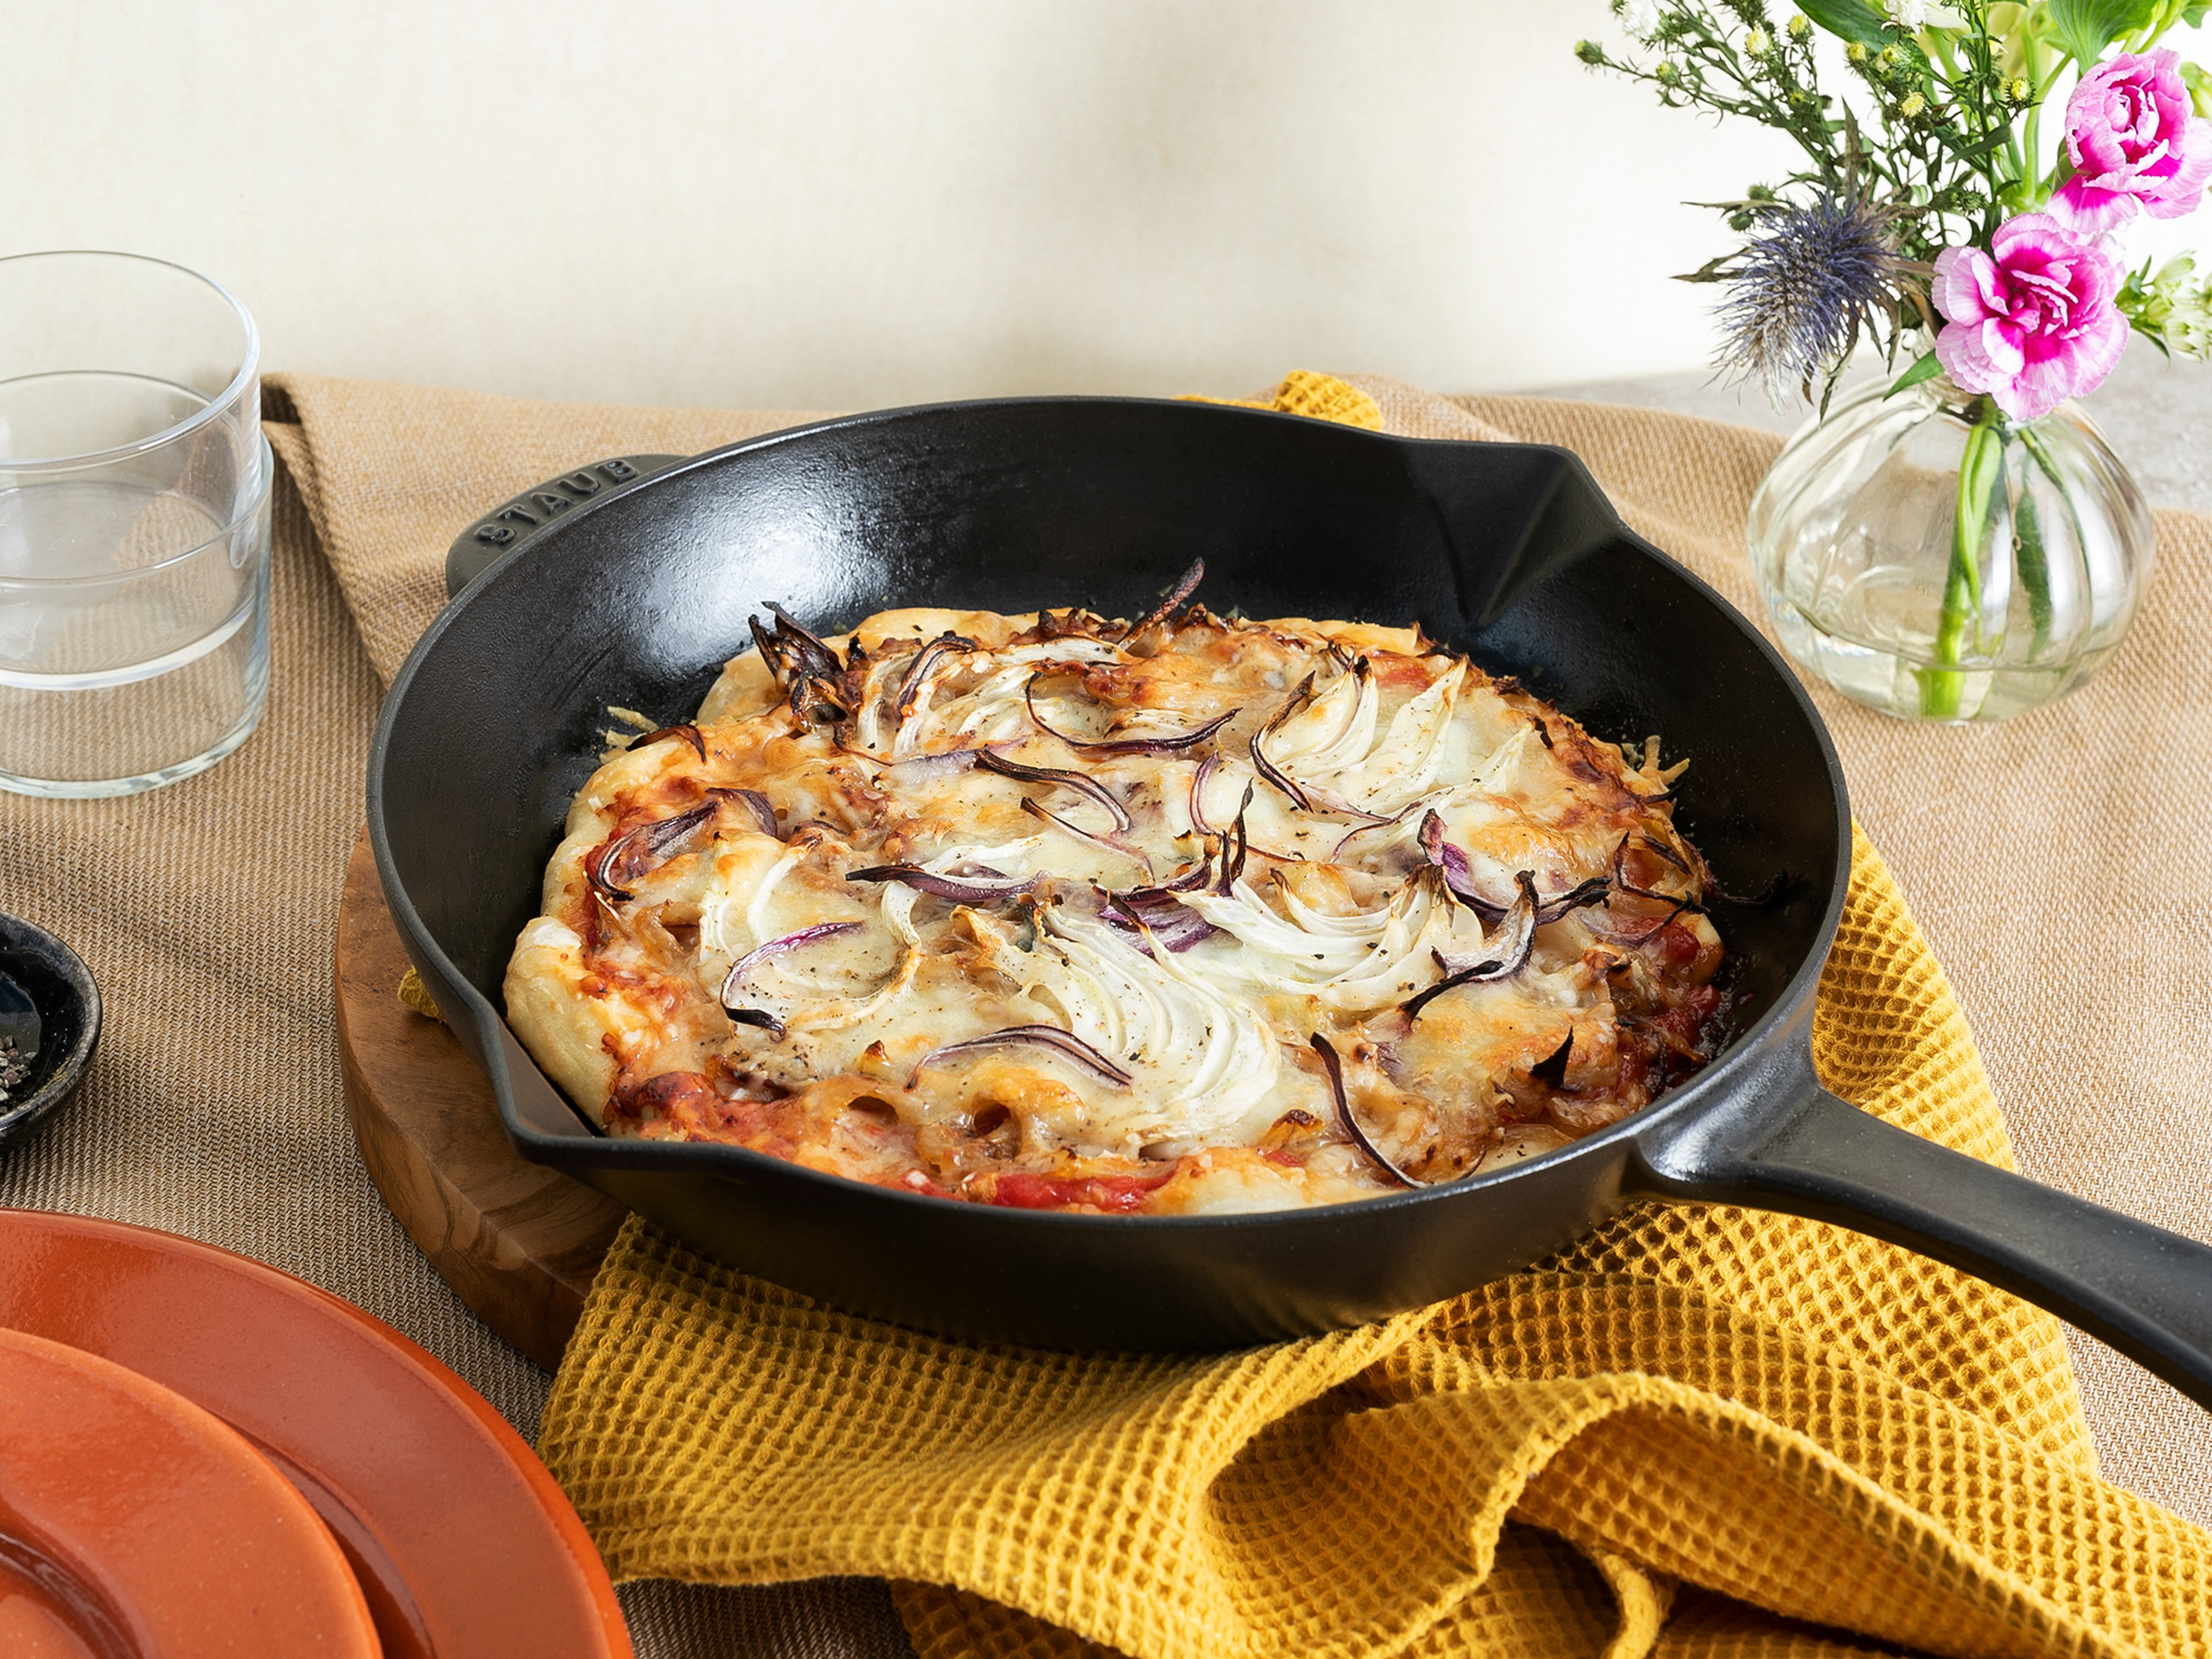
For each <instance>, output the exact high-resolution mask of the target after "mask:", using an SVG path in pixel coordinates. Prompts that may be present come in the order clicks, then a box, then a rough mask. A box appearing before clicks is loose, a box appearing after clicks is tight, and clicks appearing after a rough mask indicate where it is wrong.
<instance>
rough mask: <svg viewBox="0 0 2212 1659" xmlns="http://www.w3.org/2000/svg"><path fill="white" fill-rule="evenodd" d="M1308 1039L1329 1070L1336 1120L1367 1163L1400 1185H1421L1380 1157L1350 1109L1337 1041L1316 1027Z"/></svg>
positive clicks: (1387, 1159)
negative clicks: (1330, 1038)
mask: <svg viewBox="0 0 2212 1659" xmlns="http://www.w3.org/2000/svg"><path fill="white" fill-rule="evenodd" d="M1309 1041H1310V1042H1312V1044H1313V1050H1314V1052H1315V1053H1316V1054H1319V1055H1320V1056H1321V1064H1322V1070H1323V1071H1325V1072H1327V1073H1328V1092H1329V1097H1330V1098H1331V1099H1332V1100H1333V1101H1334V1102H1335V1103H1336V1121H1338V1122H1339V1123H1341V1124H1342V1125H1343V1126H1344V1132H1345V1133H1346V1134H1347V1135H1349V1136H1350V1137H1351V1138H1352V1145H1353V1146H1357V1147H1358V1148H1359V1150H1360V1152H1361V1153H1362V1154H1363V1155H1364V1157H1365V1158H1367V1160H1368V1162H1369V1163H1370V1164H1374V1166H1375V1167H1376V1169H1378V1170H1382V1171H1383V1174H1384V1175H1386V1176H1389V1177H1390V1179H1391V1180H1392V1181H1394V1182H1396V1183H1397V1184H1398V1185H1399V1186H1401V1187H1419V1186H1420V1185H1421V1184H1422V1183H1421V1182H1418V1181H1416V1180H1414V1179H1413V1176H1409V1175H1407V1173H1406V1172H1405V1171H1404V1170H1401V1169H1400V1168H1399V1167H1398V1166H1397V1165H1396V1164H1393V1163H1392V1162H1391V1161H1390V1160H1389V1158H1385V1157H1383V1149H1382V1148H1381V1147H1380V1146H1376V1144H1375V1143H1374V1142H1373V1141H1372V1140H1370V1139H1368V1138H1367V1131H1366V1130H1365V1129H1364V1128H1362V1127H1360V1123H1359V1119H1358V1116H1357V1115H1354V1113H1353V1112H1352V1099H1351V1097H1350V1096H1348V1095H1346V1093H1345V1091H1344V1062H1343V1061H1342V1060H1340V1059H1338V1058H1337V1054H1336V1045H1335V1044H1334V1043H1333V1042H1330V1041H1329V1040H1328V1038H1327V1037H1325V1036H1322V1034H1321V1033H1320V1032H1319V1031H1316V1032H1315V1033H1314V1034H1313V1036H1312V1037H1311V1038H1310V1039H1309Z"/></svg>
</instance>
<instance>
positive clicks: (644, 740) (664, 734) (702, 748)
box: [623, 722, 707, 760]
mask: <svg viewBox="0 0 2212 1659" xmlns="http://www.w3.org/2000/svg"><path fill="white" fill-rule="evenodd" d="M662 738H683V739H684V742H686V743H688V744H690V745H691V746H692V747H693V748H694V749H696V750H698V751H699V758H700V759H701V760H704V759H706V758H707V739H706V738H704V737H702V736H701V735H700V732H699V728H698V727H697V726H693V725H690V724H689V723H688V722H687V723H686V724H684V725H682V726H662V727H661V728H660V730H659V731H658V732H647V733H646V734H645V735H644V736H643V737H641V738H631V739H630V740H629V742H628V743H626V744H623V748H625V749H642V748H644V747H645V746H646V744H649V743H659V741H660V740H661V739H662Z"/></svg>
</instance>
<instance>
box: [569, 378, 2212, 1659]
mask: <svg viewBox="0 0 2212 1659" xmlns="http://www.w3.org/2000/svg"><path fill="white" fill-rule="evenodd" d="M1340 385H1341V383H1328V382H1327V380H1326V377H1319V376H1303V377H1293V378H1292V379H1291V380H1289V381H1286V382H1285V385H1284V386H1283V387H1281V388H1279V391H1278V392H1277V394H1276V395H1275V396H1274V398H1272V399H1268V400H1266V401H1265V402H1264V403H1263V404H1262V406H1273V407H1279V408H1291V409H1295V410H1297V411H1298V412H1312V413H1316V414H1320V415H1323V416H1325V417H1334V418H1346V417H1347V416H1349V417H1350V418H1352V419H1353V420H1354V421H1356V422H1358V423H1359V424H1362V425H1370V424H1373V423H1375V422H1373V421H1371V420H1370V419H1369V418H1364V416H1365V412H1366V410H1368V409H1374V410H1378V413H1379V405H1377V404H1375V403H1373V402H1372V401H1371V400H1370V399H1369V398H1367V396H1366V394H1364V393H1359V392H1356V391H1355V389H1353V388H1350V387H1346V388H1344V390H1345V392H1350V393H1352V396H1351V397H1346V396H1343V395H1341V394H1340V393H1338V392H1335V391H1334V386H1340ZM1362 404H1364V405H1365V408H1364V409H1363V408H1362V407H1361V405H1362ZM1814 1048H1815V1056H1816V1059H1817V1060H1818V1062H1819V1065H1820V1072H1821V1075H1822V1077H1823V1079H1824V1080H1825V1081H1826V1082H1827V1084H1828V1085H1830V1086H1831V1087H1832V1088H1834V1089H1836V1090H1837V1091H1838V1092H1840V1093H1843V1094H1844V1095H1845V1096H1846V1097H1849V1098H1851V1099H1854V1100H1857V1101H1858V1102H1859V1103H1862V1104H1863V1106H1864V1107H1865V1108H1866V1109H1869V1110H1870V1111H1874V1112H1876V1113H1878V1114H1879V1115H1882V1116H1884V1117H1886V1118H1887V1119H1889V1120H1891V1121H1894V1122H1896V1123H1899V1124H1900V1125H1901V1126H1903V1127H1906V1128H1909V1129H1911V1130H1913V1131H1914V1132H1916V1133H1920V1134H1923V1135H1926V1136H1929V1137H1930V1138H1932V1139H1937V1140H1941V1141H1942V1142H1944V1143H1945V1144H1947V1145H1949V1146H1954V1147H1956V1148H1957V1149H1958V1150H1960V1151H1962V1152H1968V1153H1970V1154H1972V1155H1973V1156H1976V1157H1979V1158H1986V1159H1990V1160H1991V1161H1995V1162H1999V1163H2005V1164H2009V1162H2010V1157H2011V1154H2010V1148H2009V1145H2008V1141H2007V1139H2006V1136H2005V1133H2004V1129H2003V1126H2002V1120H2001V1119H2000V1118H1999V1116H1998V1115H1997V1112H1996V1104H1995V1102H1994V1099H1993V1098H1992V1097H1991V1094H1990V1088H1989V1085H1988V1081H1987V1079H1986V1078H1985V1077H1984V1073H1983V1071H1982V1067H1981V1063H1980V1060H1979V1059H1978V1056H1977V1054H1976V1053H1975V1050H1974V1047H1973V1043H1972V1038H1971V1036H1970V1035H1969V1033H1968V1031H1967V1030H1966V1023H1965V1020H1964V1019H1963V1018H1962V1017H1961V1015H1960V1012H1959V1009H1958V1006H1957V1004H1956V1002H1955V1001H1954V999H1953V997H1952V995H1951V993H1950V990H1949V987H1948V985H1947V984H1946V982H1945V981H1944V980H1943V977H1942V973H1941V972H1940V970H1939V969H1937V967H1936V963H1935V961H1934V959H1933V957H1932V956H1931V954H1930V953H1929V950H1928V948H1927V946H1926V944H1925V942H1924V940H1923V939H1922V937H1921V935H1920V933H1919V931H1918V929H1917V926H1916V925H1915V924H1914V922H1913V921H1912V918H1911V915H1909V913H1908V912H1907V911H1906V909H1905V904H1904V902H1903V900H1902V898H1901V897H1900V896H1899V893H1898V891H1897V889H1896V887H1895V884H1893V881H1892V880H1891V878H1890V876H1889V874H1888V872H1887V869H1886V868H1885V867H1884V866H1883V865H1882V864H1881V860H1880V859H1879V857H1878V856H1877V855H1876V854H1875V853H1874V851H1873V850H1872V848H1870V847H1869V845H1868V844H1867V843H1866V842H1865V841H1864V840H1863V838H1860V839H1858V840H1857V841H1856V842H1855V845H1854V858H1853V874H1852V885H1851V894H1850V902H1849V906H1848V908H1847V910H1846V914H1845V916H1844V924H1843V928H1842V931H1841V933H1840V934H1839V937H1838V945H1837V948H1836V950H1835V951H1834V953H1833V955H1832V957H1831V960H1830V962H1829V964H1828V967H1827V971H1826V975H1825V977H1824V979H1823V981H1822V987H1821V994H1820V1004H1819V1010H1818V1015H1817V1018H1816V1024H1815V1031H1814ZM541 1449H542V1450H543V1452H544V1455H545V1456H546V1458H547V1461H548V1462H550V1464H551V1465H552V1467H553V1468H554V1469H555V1470H556V1473H557V1474H560V1475H561V1476H562V1480H563V1483H564V1485H566V1486H568V1490H569V1492H570V1494H571V1496H572V1497H573V1498H574V1499H575V1500H576V1503H577V1505H578V1508H579V1509H580V1511H581V1512H582V1513H583V1515H584V1516H585V1519H586V1522H587V1524H589V1525H590V1526H591V1528H592V1532H593V1534H594V1536H595V1537H596V1538H597V1539H598V1540H599V1544H600V1547H601V1548H602V1549H603V1551H604V1552H605V1554H606V1556H607V1559H608V1560H609V1562H610V1563H611V1565H612V1566H613V1568H614V1570H615V1571H616V1572H617V1575H618V1576H635V1577H671V1578H681V1579H690V1580H698V1581H707V1582H716V1583H763V1582H769V1581H774V1580H778V1579H790V1578H805V1577H820V1576H826V1575H832V1574H879V1575H883V1576H886V1577H891V1578H893V1579H895V1580H897V1581H900V1588H899V1591H898V1600H899V1606H900V1610H901V1612H902V1615H903V1616H904V1618H905V1619H906V1621H907V1624H908V1631H909V1633H910V1635H911V1636H912V1638H913V1639H914V1641H915V1645H916V1647H917V1648H918V1649H919V1650H920V1651H921V1653H922V1654H924V1655H925V1656H927V1659H938V1656H952V1655H958V1654H970V1653H981V1654H1006V1655H1016V1654H1022V1655H1037V1656H1044V1655H1052V1654H1061V1653H1066V1654H1075V1653H1080V1652H1084V1651H1085V1650H1087V1648H1088V1645H1089V1644H1097V1645H1098V1646H1103V1647H1105V1648H1108V1649H1110V1650H1117V1651H1120V1652H1121V1653H1125V1654H1127V1655H1130V1656H1134V1659H1198V1656H1218V1655H1239V1656H1242V1655H1250V1656H1255V1659H1260V1656H1274V1655H1282V1656H1286V1659H1287V1656H1291V1655H1309V1654H1344V1655H1354V1654H1360V1655H1366V1654H1395V1653H1409V1654H1410V1653H1419V1654H1448V1653H1469V1654H1473V1653H1481V1654H1498V1655H1511V1656H1521V1655H1527V1656H1532V1659H1533V1656H1538V1655H1545V1656H1549V1655H1554V1654H1567V1653H1581V1654H1593V1653H1596V1652H1598V1651H1600V1650H1603V1651H1604V1652H1605V1653H1606V1654H1607V1656H1608V1659H1629V1656H1632V1655H1640V1654H1644V1653H1650V1652H1653V1651H1662V1652H1668V1653H1680V1654H1688V1653H1692V1652H1695V1653H1705V1654H1712V1655H1723V1654H1728V1655H1753V1654H1759V1655H1769V1654H1780V1653H1802V1654H1807V1655H1810V1654H1815V1653H1844V1652H1855V1651H1863V1648H1861V1647H1858V1646H1856V1645H1854V1644H1851V1643H1850V1642H1849V1641H1847V1640H1845V1639H1844V1638H1840V1637H1836V1636H1830V1635H1823V1634H1820V1633H1818V1632H1812V1631H1808V1630H1806V1629H1804V1628H1803V1627H1802V1626H1793V1625H1792V1624H1791V1623H1790V1621H1791V1620H1802V1621H1809V1622H1810V1623H1813V1624H1817V1625H1821V1626H1832V1627H1834V1628H1835V1629H1836V1630H1839V1631H1851V1632H1860V1633H1863V1635H1865V1636H1869V1637H1872V1638H1878V1639H1881V1640H1886V1641H1891V1642H1896V1643H1901V1644H1910V1645H1911V1646H1914V1647H1916V1648H1919V1649H1923V1650H1929V1651H1933V1652H1939V1653H1944V1654H1957V1655H1961V1656H1965V1655H1974V1656H1980V1655H1991V1656H1996V1655H2015V1654H2019V1655H2028V1654H2034V1655H2041V1654H2054V1655H2055V1654H2062V1653H2063V1654H2105V1653H2111V1654H2123V1653H2140V1654H2146V1655H2149V1654H2155V1655H2166V1654H2184V1653H2193V1652H2203V1651H2207V1649H2206V1648H2205V1647H2204V1646H2203V1643H2204V1640H2205V1638H2204V1634H2203V1632H2205V1630H2206V1628H2207V1626H2212V1540H2208V1539H2207V1538H2206V1536H2205V1535H2204V1534H2202V1533H2200V1532H2198V1531H2197V1529H2195V1528H2191V1527H2190V1526H2189V1525H2187V1523H2185V1522H2180V1521H2179V1520H2177V1519H2176V1518H2174V1517H2173V1516H2170V1515H2168V1514H2166V1512H2164V1511H2162V1510H2159V1509H2157V1508H2156V1507H2155V1506H2154V1505H2152V1504H2147V1503H2145V1502H2143V1501H2142V1500H2141V1499H2139V1498H2133V1497H2130V1496H2129V1495H2127V1494H2125V1493H2122V1492H2118V1491H2116V1490H2114V1489H2112V1488H2111V1487H2108V1486H2104V1485H2103V1484H2102V1483H2100V1481H2099V1480H2097V1479H2096V1475H2095V1465H2094V1460H2093V1456H2092V1455H2091V1453H2090V1450H2089V1447H2088V1443H2087V1434H2086V1431H2085V1429H2084V1426H2083V1424H2082V1419H2081V1410H2080V1406H2079V1403H2078V1401H2077V1400H2076V1399H2075V1392H2074V1386H2073V1382H2072V1378H2071V1374H2070V1371H2069V1368H2068V1364H2067V1359H2066V1352H2065V1347H2064V1344H2063V1340H2062V1337H2061V1335H2060V1332H2059V1328H2058V1327H2057V1323H2056V1322H2054V1321H2052V1320H2051V1319H2050V1318H2049V1317H2047V1316H2044V1315H2042V1314H2039V1313H2038V1312H2036V1311H2034V1310H2032V1309H2029V1308H2028V1307H2027V1306H2026V1305H2025V1304H2021V1303H2020V1302H2018V1301H2017V1300H2015V1299H2014V1298H2012V1297H2008V1296H2007V1295H2005V1294H2003V1293H2002V1292H2001V1291H1995V1290H1992V1289H1990V1288H1989V1287H1988V1286H1986V1285H1981V1284H1979V1283H1978V1282H1977V1281H1975V1280H1973V1279H1969V1278H1967V1277H1966V1276H1964V1275H1962V1274H1960V1273H1955V1272H1953V1271H1952V1270H1950V1269H1948V1268H1945V1267H1939V1266H1937V1265H1936V1264H1934V1263H1931V1262H1929V1261H1924V1260H1923V1259H1921V1258H1919V1257H1917V1256H1913V1255H1909V1254H1908V1253H1905V1252H1903V1251H1900V1250H1897V1249H1892V1248H1890V1247H1888V1246H1886V1245H1882V1244H1879V1243H1875V1242H1873V1241H1870V1240H1867V1239H1864V1238H1861V1237H1857V1236H1856V1235H1853V1234H1850V1233H1847V1232H1844V1231H1839V1230H1838V1229H1834V1228H1831V1227H1827V1226H1824V1225H1820V1224H1817V1223H1812V1222H1805V1221H1798V1220H1794V1219H1790V1218H1780V1217H1773V1216H1768V1215H1764V1214H1759V1213H1757V1212H1744V1211H1739V1210H1733V1209H1712V1208H1699V1209H1661V1208H1639V1209H1638V1210H1635V1211H1633V1212H1630V1213H1628V1214H1626V1215H1625V1216H1623V1217H1622V1218H1620V1219H1618V1220H1617V1221H1616V1222H1615V1223H1613V1225H1610V1226H1609V1227H1608V1228H1607V1230H1605V1231H1603V1232H1602V1233H1601V1234H1600V1235H1598V1236H1596V1237H1593V1238H1592V1239H1590V1240H1589V1241H1587V1242H1586V1243H1584V1244H1583V1245H1582V1246H1580V1247H1578V1248H1577V1249H1575V1250H1573V1251H1571V1253H1569V1254H1568V1255H1565V1256H1564V1257H1561V1258H1559V1259H1558V1260H1556V1261H1553V1262H1551V1263H1547V1264H1546V1265H1545V1266H1544V1267H1542V1268H1541V1269H1540V1270H1536V1271H1532V1272H1529V1273H1522V1274H1519V1275H1516V1276H1514V1277H1512V1278H1510V1279H1504V1280H1502V1281H1500V1282H1498V1283H1497V1284H1494V1285H1490V1286H1487V1287H1486V1288H1485V1289H1483V1290H1480V1291H1476V1292H1474V1293H1473V1294H1472V1295H1470V1296H1468V1297H1464V1298H1462V1299H1460V1300H1459V1301H1456V1302H1454V1303H1451V1304H1445V1305H1443V1306H1442V1307H1439V1308H1436V1309H1431V1310H1424V1311H1421V1312H1418V1313H1414V1314H1409V1315H1407V1316H1402V1317H1401V1318H1399V1319H1397V1320H1394V1321H1392V1322H1389V1323H1387V1324H1384V1325H1380V1326H1375V1327H1370V1328H1364V1329H1361V1330H1358V1331H1352V1332H1346V1333H1341V1334H1336V1335H1333V1336H1329V1337H1324V1338H1319V1339H1315V1340H1310V1341H1304V1342H1297V1343H1291V1344H1285V1345H1282V1346H1277V1347H1273V1348H1267V1349H1261V1350H1257V1351H1255V1352H1248V1353H1243V1354H1237V1355H1231V1356H1226V1357H1214V1358H1188V1357H1181V1358H1131V1357H1107V1358H1100V1357H1081V1356H1069V1355H1064V1354H1050V1353H1042V1352H1026V1351H1022V1350H1017V1349H1010V1348H979V1347H975V1346H963V1345H957V1344H951V1343H947V1342H943V1341H940V1340H935V1339H933V1338H929V1337H926V1336H921V1335H917V1334H912V1333H909V1332H906V1331H902V1330H899V1329H896V1328H891V1327H888V1326H884V1325H879V1324H874V1323H872V1322H866V1321H862V1320H859V1319H854V1318H851V1317H848V1316H843V1315H841V1314H837V1313H835V1312H832V1311H829V1310H824V1309H823V1308H820V1307H818V1306H817V1305H815V1304H811V1303H809V1302H807V1301H806V1300H805V1298H803V1297H797V1296H794V1295H793V1294H791V1293H789V1292H787V1291H781V1290H778V1289H775V1288H774V1287H772V1286H769V1285H763V1284H760V1283H758V1282H757V1281H754V1280H751V1279H746V1278H745V1277H744V1276H743V1275H741V1274H738V1273H733V1272H732V1271H731V1270H729V1269H727V1268H725V1267H720V1266H718V1265H716V1264H714V1263H712V1262H708V1261H703V1260H702V1259H700V1258H698V1257H696V1256H695V1255H691V1254H690V1252H689V1251H687V1250H685V1249H684V1248H683V1247H682V1246H680V1245H678V1244H677V1243H674V1242H673V1241H672V1240H671V1239H669V1238H667V1237H665V1236H664V1235H662V1234H660V1233H659V1232H657V1231H654V1230H653V1229H652V1228H650V1227H647V1226H646V1225H643V1224H641V1223H639V1222H636V1221H633V1222H632V1223H631V1224H630V1225H629V1226H627V1227H626V1228H625V1230H624V1231H623V1235H622V1237H621V1238H620V1239H619V1240H618V1241H617V1245H616V1247H615V1250H614V1253H613V1255H611V1257H610V1259H609V1261H608V1263H607V1266H606V1267H605V1269H604V1270H603V1271H602V1273H601V1274H600V1276H599V1281H598V1283H597V1284H596V1285H595V1286H594V1288H593V1291H592V1298H591V1302H590V1304H589V1306H588V1307H587V1309H586V1314H585V1320H584V1324H583V1326H582V1327H581V1328H580V1330H579V1332H578V1334H577V1339H576V1340H575V1341H574V1343H573V1344H572V1346H571V1348H570V1351H569V1358H568V1362H567V1363H566V1364H564V1365H563V1367H562V1372H561V1375H560V1376H559V1377H558V1379H556V1384H555V1389H554V1393H553V1395H552V1397H551V1399H550V1401H549V1402H548V1405H547V1408H546V1416H545V1430H544V1441H543V1443H542V1447H541ZM1678 1585H1686V1586H1690V1587H1692V1589H1690V1590H1689V1591H1688V1592H1686V1593H1685V1594H1683V1595H1681V1596H1680V1606H1679V1610H1678V1608H1677V1600H1678V1596H1677V1587H1678Z"/></svg>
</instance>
